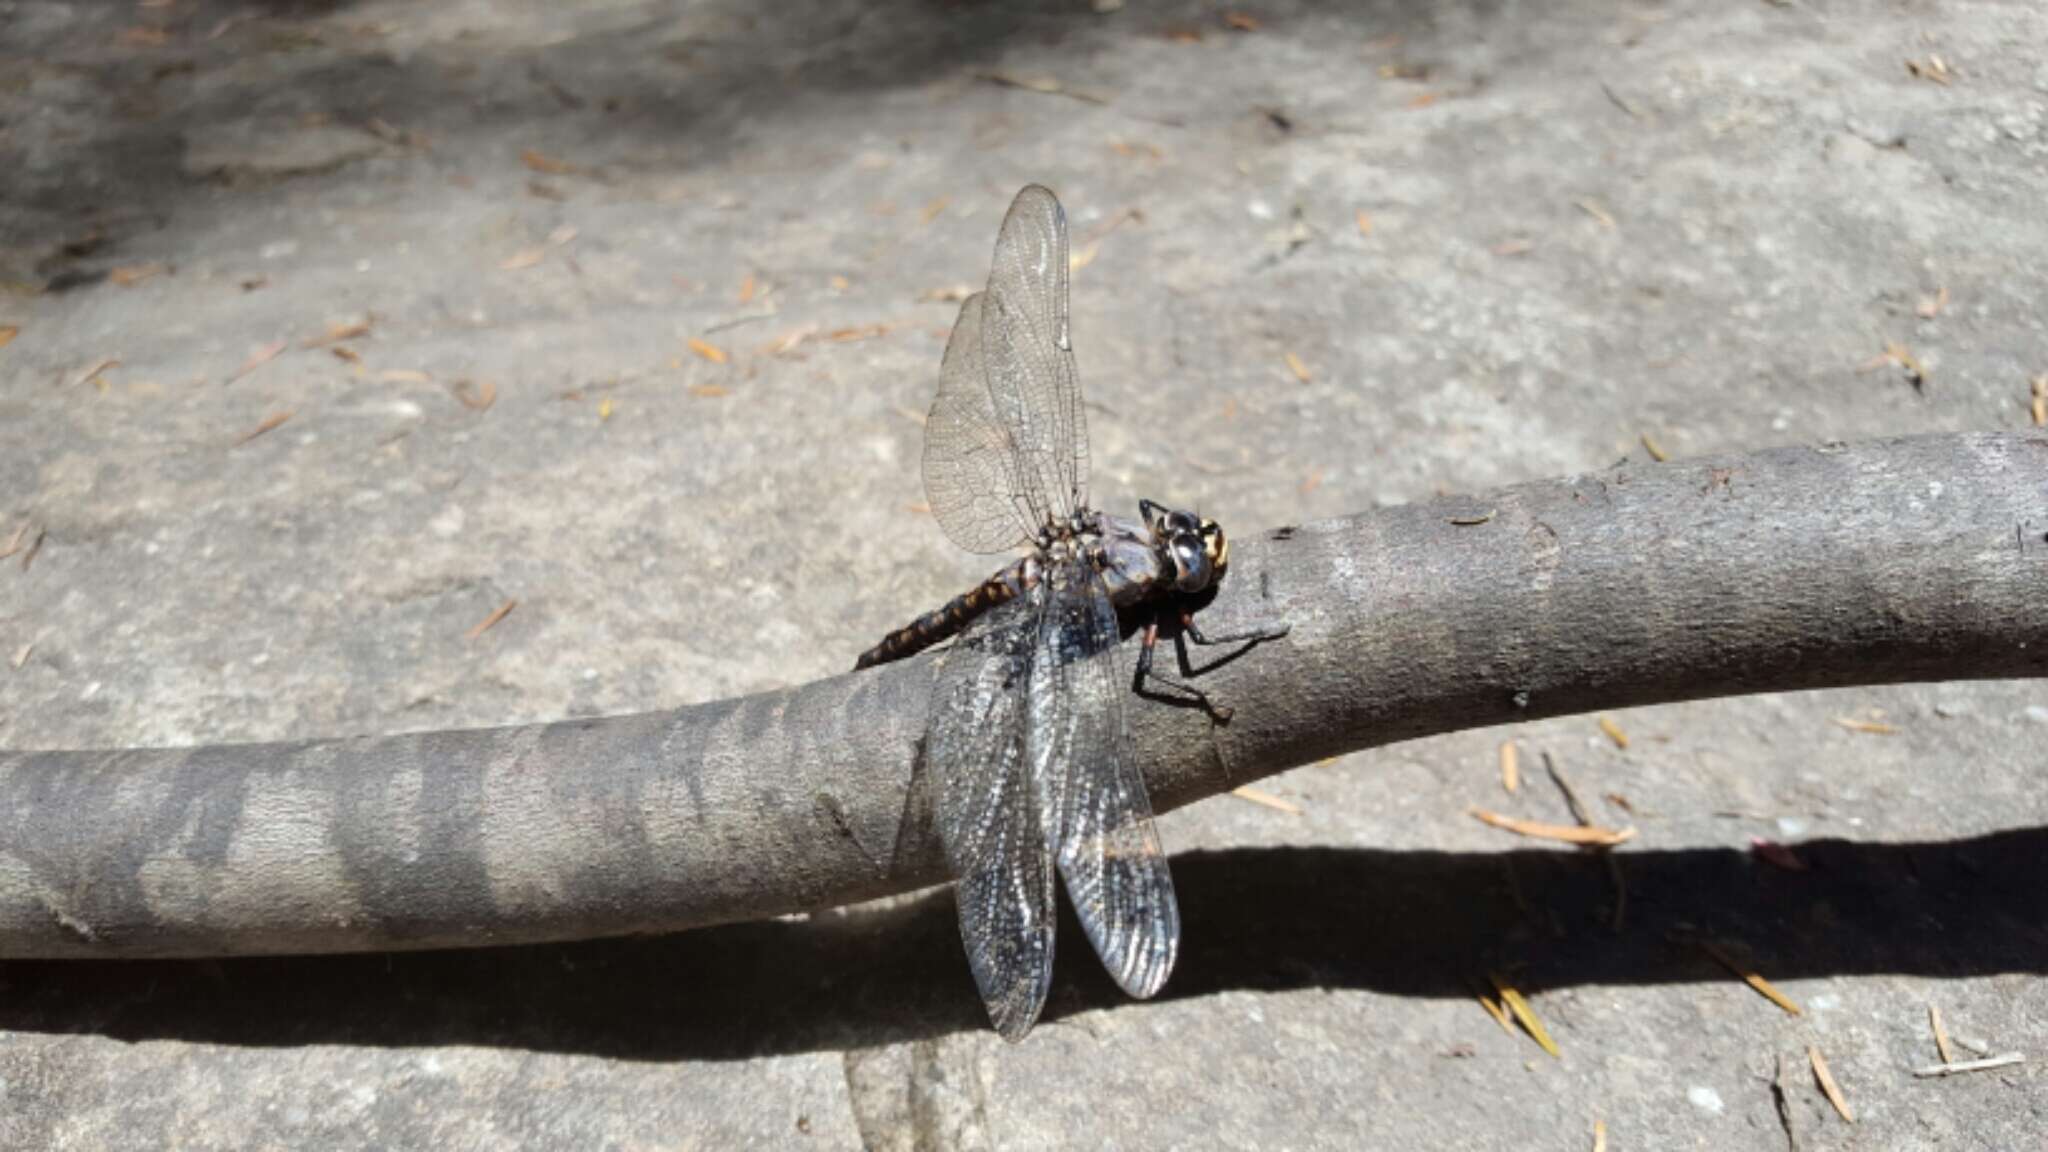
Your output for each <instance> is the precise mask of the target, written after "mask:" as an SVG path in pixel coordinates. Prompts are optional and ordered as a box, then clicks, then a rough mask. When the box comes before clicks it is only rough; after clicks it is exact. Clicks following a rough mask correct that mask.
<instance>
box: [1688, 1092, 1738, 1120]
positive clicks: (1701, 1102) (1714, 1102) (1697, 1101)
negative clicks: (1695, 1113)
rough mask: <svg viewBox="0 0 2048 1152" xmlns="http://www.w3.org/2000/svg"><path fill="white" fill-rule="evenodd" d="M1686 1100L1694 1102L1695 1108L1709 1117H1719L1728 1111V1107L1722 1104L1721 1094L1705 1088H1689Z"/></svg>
mask: <svg viewBox="0 0 2048 1152" xmlns="http://www.w3.org/2000/svg"><path fill="white" fill-rule="evenodd" d="M1685 1098H1686V1099H1687V1100H1690V1101H1692V1106H1693V1107H1695V1108H1697V1109H1699V1110H1700V1111H1702V1112H1705V1113H1707V1114H1708V1115H1709V1116H1719V1115H1720V1114H1721V1113H1723V1112H1726V1111H1727V1110H1728V1106H1727V1105H1726V1104H1723V1103H1721V1094H1720V1093H1719V1092H1716V1091H1714V1090H1713V1089H1712V1088H1708V1087H1705V1086H1699V1087H1694V1088H1687V1089H1686V1090H1685Z"/></svg>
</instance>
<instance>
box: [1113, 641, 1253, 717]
mask: <svg viewBox="0 0 2048 1152" xmlns="http://www.w3.org/2000/svg"><path fill="white" fill-rule="evenodd" d="M1158 644H1159V621H1157V620H1153V621H1151V622H1149V623H1147V624H1146V625H1145V632H1144V639H1143V640H1141V641H1140V642H1139V646H1138V672H1137V675H1136V676H1134V677H1133V678H1132V683H1131V687H1132V690H1133V691H1135V692H1137V693H1138V695H1140V696H1144V697H1147V698H1149V699H1154V700H1166V701H1168V702H1173V701H1193V702H1194V703H1196V704H1199V705H1201V707H1202V710H1203V711H1205V712H1207V713H1208V714H1209V717H1210V719H1212V720H1214V721H1216V722H1217V723H1218V724H1228V723H1230V716H1231V710H1230V708H1229V706H1228V705H1224V704H1218V703H1216V702H1215V701H1214V700H1211V699H1209V694H1208V693H1207V692H1204V691H1202V690H1201V689H1200V688H1197V687H1195V686H1194V685H1192V684H1189V683H1188V682H1186V681H1184V680H1176V679H1174V678H1173V677H1171V676H1168V675H1167V674H1166V673H1164V672H1159V671H1156V670H1154V669H1153V667H1152V654H1153V652H1154V650H1155V649H1156V648H1157V647H1158ZM1174 646H1175V648H1176V649H1177V650H1178V652H1179V655H1180V665H1181V669H1182V671H1183V673H1185V671H1186V669H1187V665H1188V659H1187V649H1186V648H1185V647H1182V646H1181V644H1180V641H1179V640H1178V639H1176V640H1175V641H1174ZM1153 681H1157V682H1158V683H1160V684H1162V685H1164V686H1165V687H1168V688H1171V689H1173V690H1174V692H1175V693H1177V695H1170V696H1162V695H1160V694H1158V693H1156V692H1151V691H1147V690H1146V686H1147V685H1148V684H1149V683H1151V682H1153Z"/></svg>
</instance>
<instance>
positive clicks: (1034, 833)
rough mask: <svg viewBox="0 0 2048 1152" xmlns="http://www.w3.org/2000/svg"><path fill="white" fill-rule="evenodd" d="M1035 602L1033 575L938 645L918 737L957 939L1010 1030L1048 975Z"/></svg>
mask: <svg viewBox="0 0 2048 1152" xmlns="http://www.w3.org/2000/svg"><path fill="white" fill-rule="evenodd" d="M1042 602H1043V593H1042V586H1041V588H1039V589H1034V590H1033V591H1031V592H1029V593H1026V594H1025V595H1023V596H1020V597H1018V598H1017V599H1015V600H1012V601H1010V602H1009V603H1008V604H1005V605H1003V606H1002V607H1000V608H997V609H995V610H994V611H992V612H989V613H988V614H986V615H984V616H982V617H981V619H980V620H978V621H977V622H976V623H975V624H973V625H971V626H970V627H969V628H968V630H967V632H966V633H965V634H964V635H962V636H961V638H960V639H959V641H958V642H956V643H955V644H954V645H953V647H952V648H951V649H950V650H949V651H948V652H947V653H946V658H945V663H944V664H943V665H942V666H941V668H940V671H939V679H938V683H937V685H936V687H935V688H934V693H933V697H932V716H931V723H930V726H929V728H928V729H927V737H926V744H925V755H926V763H927V765H929V767H930V769H931V770H932V771H933V772H934V773H935V775H936V778H937V781H938V786H939V794H938V819H939V840H940V842H941V843H942V844H943V845H944V846H945V851H946V863H947V865H948V866H949V867H950V869H951V870H952V873H953V876H954V878H955V879H956V880H957V881H958V882H959V883H958V886H957V887H956V889H955V899H956V900H957V901H958V903H959V910H960V939H961V941H962V943H964V944H965V945H966V946H967V962H968V965H969V967H971V968H972V969H973V970H974V982H975V984H976V985H977V986H978V987H979V988H980V989H981V999H982V1003H984V1004H986V1005H987V1006H988V1014H989V1019H990V1020H991V1021H993V1022H994V1024H995V1026H996V1031H998V1032H1000V1033H1002V1035H1003V1036H1004V1037H1005V1038H1006V1039H1010V1040H1018V1039H1022V1038H1023V1036H1024V1034H1025V1033H1026V1032H1028V1031H1030V1030H1031V1025H1032V1024H1033V1023H1034V1022H1035V1021H1036V1020H1037V1019H1038V1013H1039V1010H1040V1009H1041V1008H1043V1007H1044V1006H1045V997H1046V992H1047V990H1048V989H1049V988H1050V987H1051V986H1052V957H1053V926H1054V920H1053V914H1054V907H1055V905H1054V901H1055V899H1056V898H1055V896H1054V894H1053V858H1052V851H1051V847H1050V843H1049V840H1048V837H1047V835H1046V832H1045V830H1044V825H1043V823H1042V822H1041V821H1040V819H1039V810H1038V805H1037V797H1036V796H1035V795H1034V794H1033V791H1032V787H1031V779H1030V765H1029V763H1028V762H1027V761H1026V759H1025V735H1024V732H1025V720H1026V712H1027V703H1026V698H1025V697H1026V691H1027V688H1028V686H1029V683H1030V677H1031V665H1032V663H1033V649H1034V648H1035V646H1036V645H1037V642H1038V634H1039V623H1038V618H1039V615H1040V607H1041V605H1042Z"/></svg>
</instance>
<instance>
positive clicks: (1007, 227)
mask: <svg viewBox="0 0 2048 1152" xmlns="http://www.w3.org/2000/svg"><path fill="white" fill-rule="evenodd" d="M986 297H987V298H986V299H985V300H984V301H983V303H982V307H981V313H982V315H981V327H982V338H981V344H982V357H983V359H984V361H985V371H986V373H987V376H988V389H989V394H990V397H991V399H992V401H993V407H994V411H995V414H996V416H997V417H998V418H999V419H1000V420H1001V421H1002V423H1003V427H1004V428H1005V429H1007V430H1008V432H1009V436H1010V443H1011V446H1012V448H1013V449H1014V451H1015V453H1016V458H1017V471H1018V474H1019V479H1020V482H1021V487H1020V490H1019V495H1020V496H1022V497H1023V498H1024V499H1025V500H1026V501H1027V502H1029V504H1030V505H1031V512H1032V514H1033V517H1034V523H1033V524H1032V528H1033V529H1034V530H1035V529H1036V528H1037V526H1038V525H1039V524H1042V523H1044V521H1045V518H1046V517H1047V516H1048V515H1053V516H1057V517H1058V518H1060V519H1063V520H1064V519H1065V518H1066V517H1068V516H1069V515H1071V514H1072V513H1074V512H1075V511H1076V510H1078V509H1080V508H1082V507H1085V506H1086V505H1087V503H1088V422H1087V417H1086V415H1085V414H1084V413H1083V412H1082V410H1081V378H1080V374H1079V373H1078V372H1077V371H1076V370H1075V367H1074V346H1073V340H1072V333H1071V331H1070V330H1069V328H1068V316H1067V214H1066V211H1065V210H1064V209H1062V208H1061V207H1060V202H1059V200H1058V199H1057V198H1055V197H1054V196H1053V194H1052V193H1051V192H1049V191H1047V190H1046V189H1044V188H1041V187H1039V186H1038V185H1036V184H1033V185H1030V186H1028V187H1026V188H1025V189H1024V190H1023V191H1022V192H1019V193H1017V199H1016V200H1015V201H1013V202H1011V204H1010V211H1009V214H1008V215H1007V216H1005V217H1004V218H1003V228H1002V231H1001V232H1000V233H999V234H998V235H997V236H996V251H995V260H994V262H993V263H992V265H991V266H990V268H989V274H988V292H987V293H986Z"/></svg>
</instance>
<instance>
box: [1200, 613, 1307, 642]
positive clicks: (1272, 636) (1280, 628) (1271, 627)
mask: <svg viewBox="0 0 2048 1152" xmlns="http://www.w3.org/2000/svg"><path fill="white" fill-rule="evenodd" d="M1292 629H1293V625H1291V624H1289V623H1287V622H1286V621H1284V620H1282V621H1277V622H1269V623H1262V624H1253V625H1252V626H1251V627H1249V628H1246V629H1244V630H1242V631H1239V632H1225V633H1223V634H1221V635H1217V636H1211V635H1207V634H1205V633H1204V632H1203V631H1202V629H1201V627H1200V626H1199V625H1197V624H1196V623H1195V614H1194V613H1192V612H1183V613H1181V614H1180V630H1181V631H1182V632H1184V633H1186V634H1187V638H1188V639H1190V640H1193V641H1194V642H1195V643H1197V644H1200V645H1203V646H1204V647H1207V646H1210V645H1214V644H1243V643H1251V644H1257V643H1259V642H1261V641H1265V640H1278V639H1279V638H1281V637H1282V636H1285V635H1287V633H1288V632H1289V631H1291V630H1292Z"/></svg>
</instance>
